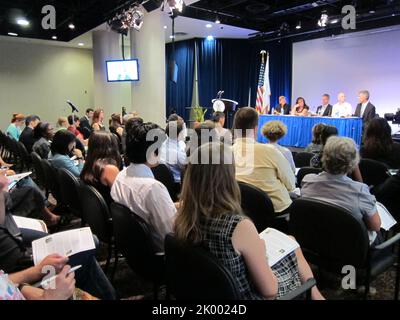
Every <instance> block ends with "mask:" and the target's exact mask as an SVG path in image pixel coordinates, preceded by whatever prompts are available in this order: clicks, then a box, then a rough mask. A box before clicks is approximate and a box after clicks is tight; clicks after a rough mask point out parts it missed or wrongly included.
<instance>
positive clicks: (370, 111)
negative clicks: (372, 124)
mask: <svg viewBox="0 0 400 320" xmlns="http://www.w3.org/2000/svg"><path fill="white" fill-rule="evenodd" d="M354 115H355V116H356V117H361V103H359V104H358V105H357V108H356V112H355V114H354ZM375 115H376V108H375V106H374V105H373V104H372V103H371V102H368V104H367V107H366V108H365V111H364V115H363V117H362V118H363V122H364V123H366V122H369V121H371V120H372V119H374V118H375Z"/></svg>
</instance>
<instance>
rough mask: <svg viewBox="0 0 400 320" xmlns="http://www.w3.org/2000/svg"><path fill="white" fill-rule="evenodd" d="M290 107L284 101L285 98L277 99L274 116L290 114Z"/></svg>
mask: <svg viewBox="0 0 400 320" xmlns="http://www.w3.org/2000/svg"><path fill="white" fill-rule="evenodd" d="M290 110H291V108H290V105H288V103H287V101H286V97H284V96H280V97H279V104H278V105H277V106H276V107H275V110H274V114H275V115H282V114H283V115H288V114H290Z"/></svg>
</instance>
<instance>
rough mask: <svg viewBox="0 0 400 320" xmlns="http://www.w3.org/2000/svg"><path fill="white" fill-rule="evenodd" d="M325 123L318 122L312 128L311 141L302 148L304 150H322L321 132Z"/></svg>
mask: <svg viewBox="0 0 400 320" xmlns="http://www.w3.org/2000/svg"><path fill="white" fill-rule="evenodd" d="M324 127H325V124H323V123H319V124H316V125H315V126H314V127H313V128H312V136H313V138H312V142H311V143H310V144H309V145H308V146H307V147H306V148H305V149H304V152H309V153H320V152H321V151H322V142H321V132H322V130H323V129H324Z"/></svg>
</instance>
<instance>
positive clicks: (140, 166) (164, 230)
mask: <svg viewBox="0 0 400 320" xmlns="http://www.w3.org/2000/svg"><path fill="white" fill-rule="evenodd" d="M157 130H158V132H157ZM150 131H152V133H153V134H155V135H156V136H157V137H158V141H157V144H160V143H162V142H163V141H164V140H165V134H164V138H163V139H160V137H162V133H161V132H163V131H161V129H160V128H159V127H158V126H157V125H156V124H152V123H144V124H139V125H137V126H135V127H133V128H132V129H131V130H130V131H129V132H127V139H126V147H127V148H126V153H127V156H128V158H129V160H130V162H131V165H130V166H129V167H128V168H126V169H124V170H123V171H121V172H120V173H119V174H118V176H117V178H116V180H115V182H114V184H113V186H112V188H111V197H112V198H113V200H114V201H115V202H117V203H119V204H122V205H124V206H126V207H127V208H129V209H130V210H131V211H132V212H134V213H136V214H137V215H138V216H140V217H141V218H142V219H144V220H145V221H146V222H147V224H148V227H149V229H150V232H151V234H152V237H153V240H154V245H155V246H156V248H157V249H158V250H159V252H164V239H165V236H166V235H167V234H168V233H171V232H172V227H173V222H174V218H175V214H176V207H175V205H174V203H173V202H172V200H171V197H170V195H169V193H168V190H167V188H166V187H165V186H164V185H163V184H162V183H161V182H159V181H157V180H155V179H154V175H153V172H152V171H151V166H152V164H153V163H155V160H157V158H158V152H157V148H155V142H153V141H148V140H151V139H147V137H149V138H150V134H149V136H148V133H149V132H150ZM153 136H154V135H153ZM161 140H162V141H161ZM154 148H155V152H154V151H153V149H154ZM152 151H153V152H152Z"/></svg>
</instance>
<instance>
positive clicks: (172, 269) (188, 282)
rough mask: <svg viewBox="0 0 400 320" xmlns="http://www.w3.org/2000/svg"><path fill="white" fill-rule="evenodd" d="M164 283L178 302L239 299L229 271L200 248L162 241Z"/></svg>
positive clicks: (172, 239)
mask: <svg viewBox="0 0 400 320" xmlns="http://www.w3.org/2000/svg"><path fill="white" fill-rule="evenodd" d="M165 260H166V281H167V286H168V289H169V290H170V291H171V293H172V294H173V295H174V297H175V298H176V299H178V300H193V301H195V300H196V301H198V300H240V299H241V295H240V292H239V290H238V288H237V285H236V281H235V279H234V278H233V277H232V274H231V273H230V271H229V270H228V269H227V268H226V267H225V266H223V265H222V264H221V263H220V262H219V261H218V259H217V258H216V257H215V256H214V255H212V254H211V253H210V252H208V251H207V250H206V249H205V248H202V247H201V246H186V245H183V244H181V243H179V242H178V241H177V240H176V239H175V238H174V237H173V236H172V235H167V237H166V239H165Z"/></svg>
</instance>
